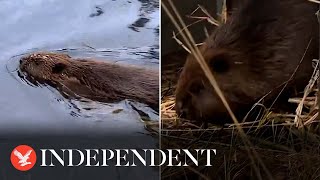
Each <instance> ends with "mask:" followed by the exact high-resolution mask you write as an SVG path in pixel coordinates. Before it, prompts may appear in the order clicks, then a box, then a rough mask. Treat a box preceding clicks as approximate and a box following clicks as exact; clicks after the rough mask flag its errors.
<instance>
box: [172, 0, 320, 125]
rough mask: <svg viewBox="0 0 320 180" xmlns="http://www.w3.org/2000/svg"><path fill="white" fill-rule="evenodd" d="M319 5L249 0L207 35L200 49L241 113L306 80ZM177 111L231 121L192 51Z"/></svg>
mask: <svg viewBox="0 0 320 180" xmlns="http://www.w3.org/2000/svg"><path fill="white" fill-rule="evenodd" d="M317 9H318V7H317V5H316V4H314V3H311V2H308V1H305V0H259V1H256V0H247V1H245V3H243V4H242V5H241V7H239V8H237V9H236V10H235V11H234V12H233V13H232V15H231V16H230V17H229V18H228V19H227V22H226V23H225V24H222V25H221V26H219V27H217V28H216V29H215V30H214V32H213V33H212V34H211V35H210V36H209V37H208V38H207V39H206V40H205V42H204V45H203V46H202V47H200V52H201V54H202V56H203V57H204V60H205V61H206V63H207V64H208V66H209V67H210V69H211V72H212V74H213V75H214V77H215V79H216V80H217V82H218V84H219V87H220V88H221V90H222V91H223V93H224V96H225V98H226V100H227V102H228V104H229V105H230V107H231V110H233V112H234V113H235V115H236V117H237V118H238V119H240V118H243V117H244V115H245V114H246V113H247V112H248V110H249V109H250V108H251V107H252V105H253V104H254V103H256V102H257V101H258V100H259V99H260V98H262V97H264V95H266V94H268V96H267V97H265V98H264V100H265V102H272V101H273V100H274V98H275V97H276V96H277V95H278V93H279V92H280V90H281V89H282V88H284V87H287V88H286V89H285V92H288V93H289V92H291V91H290V90H291V88H293V87H295V86H297V87H298V88H300V89H301V88H302V89H303V88H304V87H305V86H306V85H307V82H308V81H309V79H310V78H311V74H312V72H313V68H312V59H313V58H318V23H317V19H316V16H315V12H316V11H317ZM307 47H308V48H307ZM296 69H297V71H295V70H296ZM292 75H293V77H292ZM289 80H290V81H289ZM286 82H287V84H286ZM283 84H286V86H282V85H283ZM269 92H272V93H269ZM283 94H286V93H283ZM176 111H177V114H178V115H180V116H181V117H184V118H187V119H190V120H198V121H200V122H201V121H206V122H212V123H215V124H224V123H226V122H231V119H230V116H229V114H228V113H227V111H226V108H225V107H224V105H223V104H222V102H221V100H220V98H219V97H218V96H217V94H216V93H215V91H214V89H213V87H212V85H211V84H210V83H209V81H208V79H207V77H206V76H205V74H204V72H203V71H202V69H201V67H200V65H199V64H198V62H197V61H196V59H195V57H194V55H192V54H191V55H189V56H188V57H187V60H186V62H185V65H184V67H183V70H182V72H181V74H180V77H179V80H178V83H177V89H176ZM240 120H241V119H240Z"/></svg>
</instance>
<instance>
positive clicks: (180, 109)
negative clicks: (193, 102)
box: [175, 100, 188, 118]
mask: <svg viewBox="0 0 320 180" xmlns="http://www.w3.org/2000/svg"><path fill="white" fill-rule="evenodd" d="M175 109H176V113H177V114H178V116H179V117H180V118H187V114H188V109H187V108H185V107H184V106H183V102H182V101H181V100H176V105H175Z"/></svg>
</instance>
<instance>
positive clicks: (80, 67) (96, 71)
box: [20, 53, 159, 109]
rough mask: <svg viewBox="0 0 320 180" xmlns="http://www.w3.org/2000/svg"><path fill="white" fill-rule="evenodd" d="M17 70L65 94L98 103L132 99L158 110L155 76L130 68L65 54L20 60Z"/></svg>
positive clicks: (155, 73)
mask: <svg viewBox="0 0 320 180" xmlns="http://www.w3.org/2000/svg"><path fill="white" fill-rule="evenodd" d="M20 69H21V71H23V72H25V73H26V74H27V75H28V76H31V77H32V78H33V79H35V80H37V81H39V82H45V83H48V84H53V85H55V86H58V87H59V90H62V91H63V92H64V93H67V94H69V95H70V94H71V95H72V94H74V95H77V96H81V97H85V98H88V99H92V100H97V101H101V102H116V101H120V100H123V99H132V100H136V101H138V102H142V103H146V104H148V105H150V106H151V107H152V108H154V109H158V99H159V77H158V73H157V72H155V71H151V70H146V69H143V68H138V67H134V66H125V65H118V64H114V63H107V62H99V61H94V60H86V59H72V58H71V57H70V56H68V55H65V54H56V53H37V54H32V55H29V56H27V57H24V58H22V59H21V61H20Z"/></svg>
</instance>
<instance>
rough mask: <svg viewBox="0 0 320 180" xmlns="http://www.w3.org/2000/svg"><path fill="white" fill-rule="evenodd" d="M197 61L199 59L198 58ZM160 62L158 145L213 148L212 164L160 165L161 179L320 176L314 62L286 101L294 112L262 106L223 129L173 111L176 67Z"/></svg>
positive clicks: (318, 177)
mask: <svg viewBox="0 0 320 180" xmlns="http://www.w3.org/2000/svg"><path fill="white" fill-rule="evenodd" d="M165 8H166V7H165ZM202 9H203V7H202ZM222 14H224V13H222ZM225 14H226V13H225ZM177 19H179V18H177ZM203 19H205V18H203ZM207 19H211V16H208V18H207ZM221 19H222V20H223V21H224V20H225V18H221ZM175 21H178V20H175ZM208 22H209V21H208ZM180 23H181V22H180ZM181 24H183V23H181ZM179 27H180V29H181V30H180V31H179V33H183V32H184V31H183V30H184V29H186V28H185V27H186V26H182V27H181V26H179ZM178 29H179V28H178ZM184 36H185V37H184V41H188V40H186V38H189V37H187V36H188V35H187V34H185V35H184ZM175 38H176V36H175ZM181 42H182V41H180V43H181ZM186 44H187V45H183V46H184V48H185V49H186V47H187V49H188V51H189V52H192V53H196V54H197V53H198V52H197V48H196V43H195V42H192V41H191V43H190V42H189V45H188V43H186ZM190 44H193V45H190ZM199 59H200V60H199V61H200V63H201V57H199ZM165 66H167V67H166V68H164V69H162V87H161V88H162V102H161V131H160V132H159V131H157V130H156V129H155V132H158V133H159V134H160V135H161V147H162V148H164V149H165V148H171V149H172V148H186V149H195V148H214V149H217V152H218V154H217V156H216V157H214V161H215V162H216V163H215V164H214V166H213V167H193V166H191V167H183V168H176V167H175V168H170V167H163V168H162V179H193V178H195V177H196V178H200V179H320V148H319V144H320V136H319V133H320V131H319V126H318V119H317V118H316V117H317V115H318V106H317V104H318V103H317V97H316V92H317V89H316V87H317V86H316V82H317V79H318V76H319V72H318V71H317V69H318V61H316V62H315V67H314V68H315V71H314V73H313V75H312V77H310V81H309V84H308V85H307V86H306V88H305V91H304V92H303V93H301V96H299V97H292V98H290V99H289V101H288V104H289V103H291V104H294V105H296V106H297V108H296V111H295V112H281V111H280V110H279V109H276V110H275V111H271V110H270V109H268V108H264V110H265V111H263V112H262V113H263V116H262V118H260V119H257V120H256V121H253V122H243V123H238V121H237V120H236V121H235V122H234V123H232V124H227V125H226V126H224V127H219V126H216V125H213V124H208V126H207V127H206V128H204V126H203V125H201V124H197V123H194V122H192V121H190V120H187V119H182V118H179V117H178V116H177V115H176V112H175V109H174V106H175V97H174V91H175V84H176V81H177V76H178V75H177V72H179V70H180V68H181V67H177V65H172V66H171V65H170V64H166V65H165ZM204 71H206V68H204ZM208 76H212V74H208ZM208 78H209V77H208ZM212 85H213V86H216V85H215V84H214V83H212ZM215 88H216V87H215ZM222 93H223V92H222ZM221 98H223V96H222V97H221ZM275 100H276V99H275ZM279 112H280V113H279Z"/></svg>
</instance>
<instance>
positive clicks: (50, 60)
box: [20, 53, 71, 81]
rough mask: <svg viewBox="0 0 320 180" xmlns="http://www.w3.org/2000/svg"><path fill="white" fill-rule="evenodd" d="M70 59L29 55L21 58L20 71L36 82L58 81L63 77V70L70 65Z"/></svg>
mask: <svg viewBox="0 0 320 180" xmlns="http://www.w3.org/2000/svg"><path fill="white" fill-rule="evenodd" d="M70 58H71V57H70V56H68V55H65V54H55V53H36V54H31V55H29V56H26V57H23V58H21V60H20V69H21V71H22V72H25V73H27V75H28V76H30V77H32V78H34V79H36V80H38V81H47V80H53V79H59V78H61V76H63V70H64V69H65V68H66V67H67V66H68V65H69V64H70V62H69V59H70Z"/></svg>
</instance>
